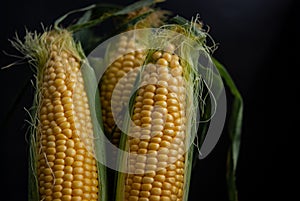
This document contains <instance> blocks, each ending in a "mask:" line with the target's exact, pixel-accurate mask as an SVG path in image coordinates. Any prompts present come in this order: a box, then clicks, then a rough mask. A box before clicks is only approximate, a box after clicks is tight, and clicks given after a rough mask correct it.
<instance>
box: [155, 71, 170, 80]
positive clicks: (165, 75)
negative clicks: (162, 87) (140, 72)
mask: <svg viewBox="0 0 300 201" xmlns="http://www.w3.org/2000/svg"><path fill="white" fill-rule="evenodd" d="M170 77H171V75H170V74H169V73H161V74H159V76H158V79H159V80H163V81H166V82H167V81H168V80H169V79H170Z"/></svg>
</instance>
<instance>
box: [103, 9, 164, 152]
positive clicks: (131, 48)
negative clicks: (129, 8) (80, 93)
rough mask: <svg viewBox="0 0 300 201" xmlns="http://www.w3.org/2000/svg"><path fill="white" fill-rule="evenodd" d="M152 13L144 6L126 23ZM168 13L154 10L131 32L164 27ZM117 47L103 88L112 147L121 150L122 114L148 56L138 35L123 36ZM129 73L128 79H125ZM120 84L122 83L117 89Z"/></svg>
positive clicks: (105, 115)
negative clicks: (120, 127) (120, 126)
mask: <svg viewBox="0 0 300 201" xmlns="http://www.w3.org/2000/svg"><path fill="white" fill-rule="evenodd" d="M150 10H151V9H150V8H148V7H144V8H142V9H140V10H137V11H134V12H131V13H128V17H127V18H126V20H125V21H130V20H131V19H133V18H136V17H137V16H139V15H142V14H144V13H146V12H149V11H150ZM167 13H168V12H167V11H162V10H156V11H153V12H152V13H151V14H149V15H148V16H147V17H146V18H145V19H142V20H140V21H138V22H137V23H136V24H135V25H134V27H128V29H127V31H130V30H134V29H140V28H147V27H158V26H160V25H161V24H162V21H163V20H164V18H165V15H166V14H167ZM123 23H124V22H123ZM114 45H115V49H113V50H110V51H108V52H109V56H108V58H109V64H110V66H109V67H108V68H107V70H106V72H105V73H104V75H103V76H102V78H101V84H100V86H99V89H100V100H101V106H102V119H103V124H104V130H105V132H106V133H108V134H111V142H112V144H114V145H115V146H117V147H118V145H119V141H120V136H121V131H120V129H119V127H118V125H121V124H122V118H118V114H119V113H120V112H121V111H122V109H123V105H122V103H125V104H127V103H128V99H129V94H130V92H131V91H132V89H133V84H134V82H135V79H136V76H137V71H138V69H139V67H140V66H141V65H142V64H143V62H144V60H145V57H146V53H145V51H143V50H142V49H143V45H141V44H140V43H138V42H137V36H136V35H134V34H133V33H128V34H123V35H122V36H121V37H120V38H119V41H117V42H116V44H114ZM129 71H131V72H130V73H129V74H130V75H129V74H128V72H129ZM126 74H127V77H126V78H125V79H122V78H124V76H125V75H126ZM119 81H120V82H121V83H122V84H121V85H119V87H118V88H116V85H117V83H118V82H119ZM113 92H114V93H115V95H116V97H115V99H114V100H112V93H113ZM120 103H121V105H120ZM112 108H115V110H114V115H116V116H113V114H112ZM116 121H118V123H117V124H118V125H116Z"/></svg>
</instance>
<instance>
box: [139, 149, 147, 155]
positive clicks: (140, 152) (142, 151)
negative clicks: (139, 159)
mask: <svg viewBox="0 0 300 201" xmlns="http://www.w3.org/2000/svg"><path fill="white" fill-rule="evenodd" d="M147 151H148V150H147V149H138V154H146V153H147Z"/></svg>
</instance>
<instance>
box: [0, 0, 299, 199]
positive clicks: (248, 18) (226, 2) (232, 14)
mask: <svg viewBox="0 0 300 201" xmlns="http://www.w3.org/2000/svg"><path fill="white" fill-rule="evenodd" d="M95 2H103V1H91V0H72V1H67V0H64V1H62V0H60V1H58V0H52V1H41V0H40V1H38V0H27V1H16V0H14V1H7V0H6V1H1V3H0V15H1V18H0V19H1V27H0V30H1V31H0V49H1V50H4V51H5V52H8V53H12V54H16V52H15V51H14V50H13V49H12V48H11V46H10V44H9V42H8V39H9V38H12V37H13V36H14V33H15V32H16V31H17V32H18V33H19V35H20V36H24V30H25V29H24V27H27V28H28V30H39V31H40V30H41V26H40V23H41V22H42V23H43V24H44V25H45V26H49V25H50V24H51V23H53V21H54V20H55V19H57V18H58V17H59V16H61V15H62V14H64V13H66V12H67V11H70V10H73V9H76V8H80V7H83V6H87V5H89V4H91V3H95ZM110 2H111V3H119V4H127V3H128V2H133V1H120V0H119V1H116V0H114V1H110ZM298 2H299V1H297V0H198V1H196V0H182V1H176V2H175V1H172V0H169V1H167V2H164V3H162V4H161V5H160V6H161V7H163V8H167V9H169V10H171V11H173V12H174V13H175V14H179V15H182V16H184V17H186V18H188V19H191V17H192V16H195V15H196V14H197V13H199V14H200V17H201V19H202V20H203V21H204V22H205V24H207V25H208V26H209V27H210V28H211V29H210V35H212V37H213V38H214V39H215V41H216V42H217V43H219V44H220V45H219V48H218V50H217V51H216V52H215V57H217V58H218V59H219V60H220V61H221V62H222V63H223V64H225V65H226V67H227V69H228V71H229V72H230V74H231V75H232V77H233V79H234V80H235V82H236V84H237V86H238V87H239V89H240V91H241V94H242V96H243V97H244V102H245V110H244V124H243V134H242V144H241V153H240V158H239V162H238V172H237V184H238V188H239V198H240V200H241V201H250V200H251V201H252V200H289V199H292V197H293V196H294V195H295V194H296V193H297V191H296V190H295V188H293V186H295V187H299V181H298V180H297V179H296V175H295V171H293V170H294V169H295V162H297V161H299V156H297V157H295V156H293V154H295V153H296V152H297V146H293V144H292V142H296V141H295V139H294V138H295V137H296V136H297V135H298V134H299V131H298V130H297V129H295V128H296V127H297V123H298V122H297V120H299V118H298V116H297V111H298V110H297V103H298V98H297V97H298V96H296V94H297V93H299V83H298V82H297V81H298V80H299V79H298V76H297V71H296V70H298V68H299V67H300V65H299V56H298V55H299V51H298V45H299V38H298V37H299V31H298V30H297V29H298V28H299V27H298V26H299V25H300V23H299V19H300V18H299V14H298V13H297V12H299V3H298ZM0 57H1V59H0V66H1V67H2V66H6V65H8V64H10V63H12V62H14V61H16V59H14V58H12V57H8V56H6V55H5V54H4V53H2V52H1V53H0ZM30 78H31V71H30V69H29V68H28V67H27V66H26V65H16V66H14V67H12V68H9V69H6V70H1V71H0V82H1V83H0V94H1V97H0V98H1V109H0V120H1V128H0V129H1V130H0V131H1V132H0V134H1V138H0V159H1V165H0V167H1V170H2V171H1V174H0V179H1V181H2V187H1V191H3V192H2V194H1V195H2V196H1V197H0V199H1V200H9V201H10V200H11V201H14V200H16V201H17V200H20V201H21V200H27V170H28V167H27V148H28V147H27V146H28V145H27V142H26V140H25V139H26V137H25V134H24V133H25V128H26V127H24V119H25V110H24V109H23V108H24V107H26V108H29V107H30V104H31V101H32V93H33V90H32V89H28V88H27V89H26V90H25V91H24V95H23V96H22V98H21V99H20V100H19V101H18V104H17V105H16V106H15V107H14V109H13V111H10V112H9V108H10V105H11V104H12V101H13V100H14V97H15V96H16V94H17V93H18V92H19V91H20V90H21V89H22V87H23V86H24V83H25V82H26V80H28V79H30ZM292 115H295V116H292ZM226 143H227V139H226V135H225V134H223V135H222V137H221V139H220V141H219V143H218V144H217V146H216V148H215V149H214V151H213V152H212V153H211V154H210V155H209V156H208V157H207V158H206V159H204V160H202V161H200V162H198V164H197V166H196V169H195V171H194V172H193V175H192V181H191V188H190V199H189V200H191V201H194V200H195V201H196V200H203V201H217V200H218V201H223V200H227V199H226V181H225V165H226V164H225V158H226V152H225V151H226ZM296 144H297V143H296ZM298 146H299V145H298ZM3 159H4V160H3ZM2 178H3V179H2ZM293 180H295V182H296V183H295V184H292V182H293ZM3 195H4V197H3ZM297 197H299V196H296V197H295V198H294V199H298V198H297Z"/></svg>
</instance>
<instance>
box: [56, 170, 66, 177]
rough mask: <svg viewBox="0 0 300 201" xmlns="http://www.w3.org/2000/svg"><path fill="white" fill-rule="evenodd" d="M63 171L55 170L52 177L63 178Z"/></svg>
mask: <svg viewBox="0 0 300 201" xmlns="http://www.w3.org/2000/svg"><path fill="white" fill-rule="evenodd" d="M64 174H65V173H64V171H63V170H57V171H55V172H54V177H55V178H62V177H63V176H64Z"/></svg>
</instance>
